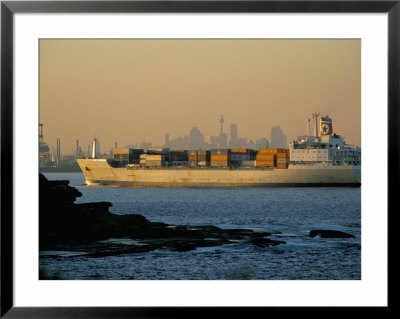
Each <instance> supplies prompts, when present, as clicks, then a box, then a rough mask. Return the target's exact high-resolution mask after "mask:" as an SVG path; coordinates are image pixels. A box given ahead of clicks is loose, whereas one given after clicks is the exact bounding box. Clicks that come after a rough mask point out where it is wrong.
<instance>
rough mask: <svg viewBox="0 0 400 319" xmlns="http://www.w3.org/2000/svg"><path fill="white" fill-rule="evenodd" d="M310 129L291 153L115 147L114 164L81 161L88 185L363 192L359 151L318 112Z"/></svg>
mask: <svg viewBox="0 0 400 319" xmlns="http://www.w3.org/2000/svg"><path fill="white" fill-rule="evenodd" d="M312 126H313V129H312V130H311V127H312ZM307 130H308V132H307V134H306V135H305V136H299V137H298V138H297V139H296V140H294V141H291V142H290V143H289V148H260V149H258V150H253V149H247V148H230V149H210V150H170V149H168V148H149V149H147V150H144V149H133V148H115V149H114V151H113V158H111V159H104V158H102V159H100V158H90V159H83V158H82V159H77V162H78V165H79V167H80V168H81V170H82V172H83V174H84V176H85V179H86V184H87V185H92V184H100V185H118V186H136V187H233V188H235V187H306V186H307V187H321V186H330V187H360V186H361V149H360V148H359V147H354V146H352V145H348V144H346V143H345V141H344V139H343V137H342V136H340V135H337V134H335V133H333V130H332V119H331V118H330V117H329V116H321V115H320V114H317V113H314V114H313V115H312V119H311V118H308V119H307ZM92 153H93V154H95V151H94V152H92Z"/></svg>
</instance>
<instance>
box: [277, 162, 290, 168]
mask: <svg viewBox="0 0 400 319" xmlns="http://www.w3.org/2000/svg"><path fill="white" fill-rule="evenodd" d="M276 167H277V168H288V167H289V166H288V164H280V163H278V164H276Z"/></svg>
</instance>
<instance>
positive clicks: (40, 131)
mask: <svg viewBox="0 0 400 319" xmlns="http://www.w3.org/2000/svg"><path fill="white" fill-rule="evenodd" d="M39 144H43V124H42V123H40V124H39Z"/></svg>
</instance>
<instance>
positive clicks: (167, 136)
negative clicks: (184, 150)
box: [165, 133, 169, 147]
mask: <svg viewBox="0 0 400 319" xmlns="http://www.w3.org/2000/svg"><path fill="white" fill-rule="evenodd" d="M168 146H169V134H168V133H165V147H168Z"/></svg>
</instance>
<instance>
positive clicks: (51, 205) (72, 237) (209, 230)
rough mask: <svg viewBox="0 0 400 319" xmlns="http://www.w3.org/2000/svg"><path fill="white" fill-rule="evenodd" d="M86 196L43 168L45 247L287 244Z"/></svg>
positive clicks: (105, 251) (124, 249)
mask: <svg viewBox="0 0 400 319" xmlns="http://www.w3.org/2000/svg"><path fill="white" fill-rule="evenodd" d="M80 196H82V193H80V192H79V191H78V190H77V189H75V188H73V187H70V186H69V181H48V180H47V179H46V178H45V177H44V176H43V175H42V174H39V249H40V251H42V252H43V254H41V255H42V256H43V255H46V254H45V252H44V251H51V250H66V251H70V252H74V251H75V252H77V253H76V255H75V256H79V255H85V256H90V257H104V256H111V255H119V254H128V253H138V252H147V251H152V250H155V249H170V250H175V251H190V250H193V249H195V248H197V247H211V246H219V245H224V244H229V243H234V242H237V241H243V242H245V243H248V244H251V245H255V246H258V247H268V246H274V245H279V244H284V243H285V242H284V241H274V240H271V239H266V238H265V237H267V236H270V235H272V234H271V233H268V232H255V231H252V230H247V229H221V228H218V227H215V226H174V225H168V224H165V223H157V222H150V221H149V220H148V219H146V218H145V217H143V216H141V215H138V214H129V215H115V214H112V213H110V212H109V208H110V207H111V206H112V204H111V203H109V202H98V203H85V204H76V203H75V200H76V198H77V197H80Z"/></svg>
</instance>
